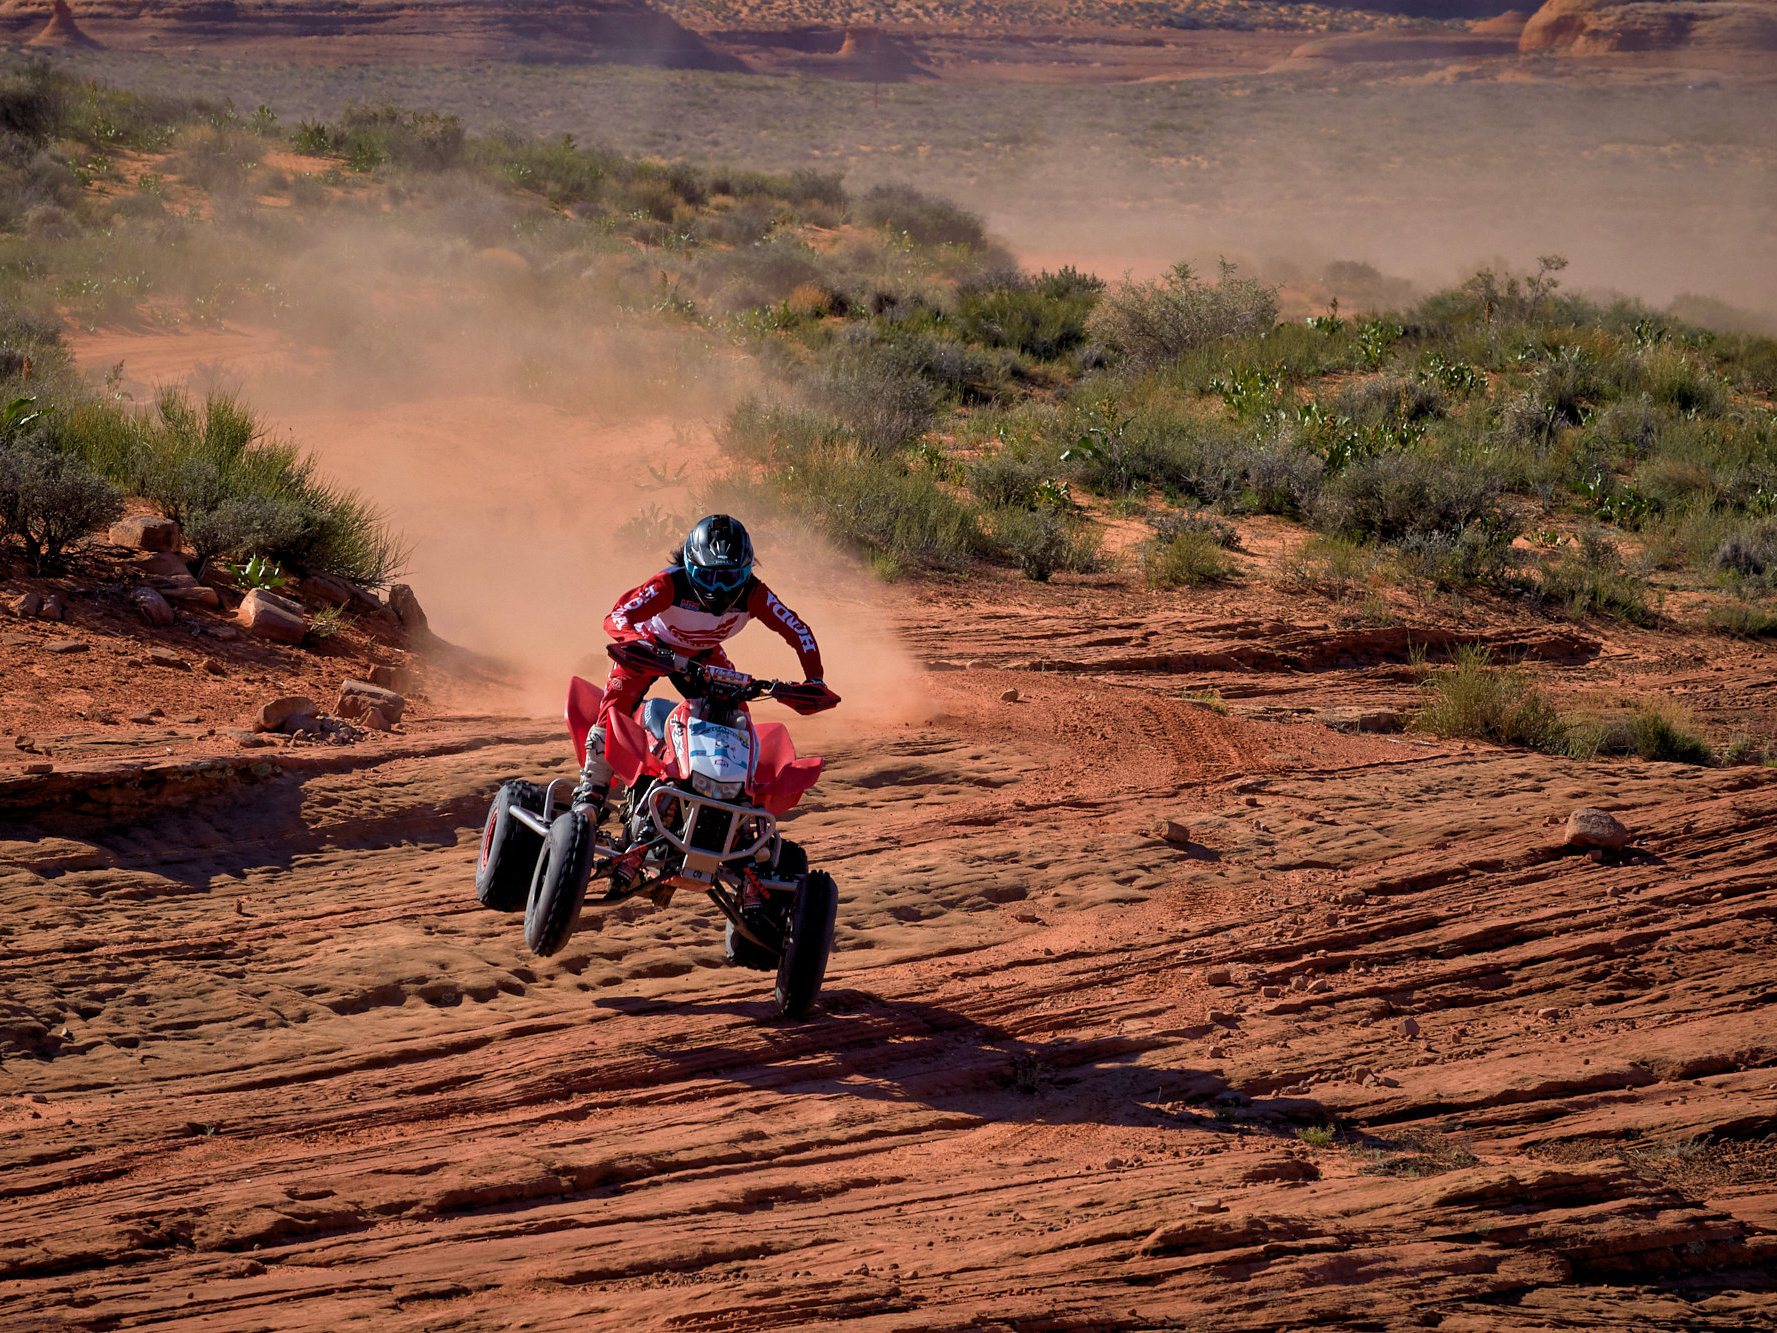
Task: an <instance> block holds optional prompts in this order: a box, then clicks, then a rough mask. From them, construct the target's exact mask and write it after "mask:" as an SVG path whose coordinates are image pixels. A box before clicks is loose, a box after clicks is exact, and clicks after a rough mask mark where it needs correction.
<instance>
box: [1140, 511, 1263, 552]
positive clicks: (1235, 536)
mask: <svg viewBox="0 0 1777 1333" xmlns="http://www.w3.org/2000/svg"><path fill="white" fill-rule="evenodd" d="M1153 528H1154V537H1155V539H1156V540H1157V541H1158V542H1159V544H1160V545H1162V546H1169V545H1171V544H1172V543H1173V542H1174V541H1175V540H1177V539H1178V538H1180V537H1182V536H1184V535H1185V534H1186V533H1188V532H1195V533H1202V534H1204V535H1205V536H1207V537H1209V538H1210V539H1211V540H1213V541H1214V542H1215V544H1216V545H1217V546H1219V547H1221V548H1222V549H1223V550H1224V551H1238V550H1241V549H1243V548H1242V547H1241V545H1240V533H1239V532H1238V531H1237V530H1236V529H1235V527H1234V525H1233V524H1232V523H1223V522H1222V521H1221V520H1220V519H1215V518H1211V517H1210V516H1209V515H1208V514H1200V513H1194V512H1192V511H1189V510H1187V511H1185V512H1184V513H1182V514H1167V515H1165V516H1163V517H1161V518H1157V519H1155V520H1154V523H1153Z"/></svg>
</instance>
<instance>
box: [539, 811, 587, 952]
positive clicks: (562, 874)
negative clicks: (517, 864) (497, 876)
mask: <svg viewBox="0 0 1777 1333" xmlns="http://www.w3.org/2000/svg"><path fill="white" fill-rule="evenodd" d="M592 847H593V832H592V821H591V820H589V819H587V818H586V816H585V815H584V814H582V813H580V812H579V811H570V812H569V813H567V814H565V815H558V816H556V820H555V822H554V823H553V824H551V825H550V826H549V836H548V837H547V838H545V839H544V840H543V850H542V852H541V853H540V854H539V855H538V857H537V869H536V873H535V874H533V875H532V876H531V892H530V898H529V900H528V901H527V902H526V903H525V909H524V942H525V943H526V944H528V945H530V946H531V952H532V953H534V954H536V955H537V957H539V958H548V957H549V956H550V955H551V954H555V953H559V952H561V948H562V946H563V945H564V944H566V943H567V942H568V939H569V937H570V936H572V935H573V933H574V927H575V926H576V925H578V924H579V922H580V904H581V902H582V901H584V900H585V898H586V881H587V878H588V877H589V876H590V875H591V873H592Z"/></svg>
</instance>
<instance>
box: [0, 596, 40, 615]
mask: <svg viewBox="0 0 1777 1333" xmlns="http://www.w3.org/2000/svg"><path fill="white" fill-rule="evenodd" d="M6 609H7V610H8V611H10V612H11V613H12V614H13V615H15V616H17V617H18V618H19V619H20V620H30V619H32V618H33V617H34V616H36V614H37V613H38V612H39V611H41V610H42V609H43V597H42V594H40V593H34V592H28V593H25V594H24V595H23V596H22V597H14V598H13V599H12V600H11V601H9V602H7V604H6Z"/></svg>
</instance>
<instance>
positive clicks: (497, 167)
mask: <svg viewBox="0 0 1777 1333" xmlns="http://www.w3.org/2000/svg"><path fill="white" fill-rule="evenodd" d="M468 151H469V154H470V156H471V157H472V158H473V160H474V161H475V162H477V163H478V164H480V165H481V166H482V167H484V168H486V169H488V170H491V171H495V172H497V173H498V174H499V175H501V176H503V177H504V178H505V179H506V180H507V181H508V182H510V183H511V184H513V185H516V186H519V187H520V188H522V189H527V190H535V191H536V192H537V193H539V194H541V195H542V196H543V197H544V198H545V199H547V200H548V201H549V202H550V203H551V204H554V205H555V206H556V207H558V208H562V207H566V206H567V205H569V204H580V203H589V202H592V201H595V200H597V199H598V198H599V197H600V195H601V193H602V191H603V189H604V186H605V182H606V180H607V179H608V178H609V177H610V175H611V172H612V169H613V167H614V166H616V165H617V164H616V163H615V162H614V160H613V158H612V156H611V155H610V154H607V153H597V152H588V151H586V150H584V149H582V148H579V147H576V146H575V144H574V140H573V138H572V137H571V136H570V135H566V134H564V135H562V136H561V138H559V139H527V138H523V137H521V136H519V135H516V134H510V133H504V134H494V135H490V136H489V137H488V138H486V139H478V140H474V141H472V142H471V143H470V144H469V145H468Z"/></svg>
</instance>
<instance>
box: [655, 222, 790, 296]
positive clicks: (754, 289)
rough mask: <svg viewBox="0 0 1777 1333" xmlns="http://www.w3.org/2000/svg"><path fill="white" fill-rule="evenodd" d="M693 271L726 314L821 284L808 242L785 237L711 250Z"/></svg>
mask: <svg viewBox="0 0 1777 1333" xmlns="http://www.w3.org/2000/svg"><path fill="white" fill-rule="evenodd" d="M669 216H670V215H669ZM694 271H695V276H696V281H697V284H698V287H699V289H700V290H702V291H705V292H708V293H712V294H714V295H715V298H716V303H717V304H718V305H719V306H721V307H722V308H723V309H725V310H730V311H738V310H746V309H750V308H753V307H756V306H771V305H776V304H778V303H779V302H780V301H784V300H787V299H788V298H789V296H790V294H791V293H792V292H794V291H796V290H797V289H798V288H800V287H806V286H811V285H814V284H818V283H820V282H821V281H822V272H821V265H820V264H819V263H818V262H817V260H816V256H815V253H814V251H813V250H811V249H810V248H809V246H808V243H807V242H806V241H803V240H802V239H801V238H800V237H797V236H792V235H786V234H777V235H771V236H766V237H764V238H763V239H761V240H759V241H757V242H749V243H746V244H743V245H739V246H738V248H736V249H733V250H724V251H711V252H709V253H707V254H705V255H703V256H701V257H700V258H699V260H698V262H697V265H696V267H695V270H694Z"/></svg>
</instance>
